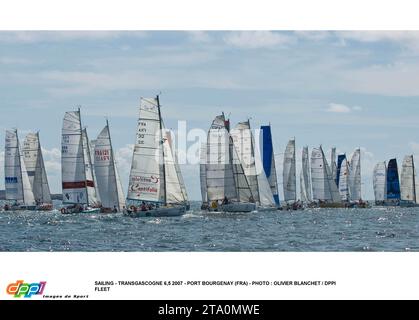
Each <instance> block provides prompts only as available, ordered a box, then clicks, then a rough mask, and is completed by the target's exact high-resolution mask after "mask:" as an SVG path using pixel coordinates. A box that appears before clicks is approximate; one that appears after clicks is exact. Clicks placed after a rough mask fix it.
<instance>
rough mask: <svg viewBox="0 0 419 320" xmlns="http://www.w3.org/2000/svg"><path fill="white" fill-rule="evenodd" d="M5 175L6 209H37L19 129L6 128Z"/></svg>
mask: <svg viewBox="0 0 419 320" xmlns="http://www.w3.org/2000/svg"><path fill="white" fill-rule="evenodd" d="M4 177H5V188H6V200H9V201H13V203H11V204H10V205H9V204H6V205H5V207H4V209H5V210H36V202H35V197H34V195H33V192H32V187H31V183H30V181H29V176H28V172H27V170H26V166H25V161H24V159H23V154H22V152H21V147H20V144H19V137H18V133H17V129H14V130H6V140H5V153H4Z"/></svg>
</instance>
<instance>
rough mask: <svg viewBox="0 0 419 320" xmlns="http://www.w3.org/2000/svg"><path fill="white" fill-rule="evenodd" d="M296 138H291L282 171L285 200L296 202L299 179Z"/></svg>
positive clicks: (286, 149)
mask: <svg viewBox="0 0 419 320" xmlns="http://www.w3.org/2000/svg"><path fill="white" fill-rule="evenodd" d="M295 161H296V159H295V139H291V140H290V141H289V142H288V144H287V147H286V148H285V153H284V168H283V171H282V183H283V187H284V200H285V202H290V203H294V202H295V201H296V200H297V181H296V165H295Z"/></svg>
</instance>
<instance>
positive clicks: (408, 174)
mask: <svg viewBox="0 0 419 320" xmlns="http://www.w3.org/2000/svg"><path fill="white" fill-rule="evenodd" d="M415 178H416V177H415V167H414V162H413V156H412V155H411V156H405V157H404V160H403V166H402V173H401V177H400V196H401V200H404V201H409V202H416V183H415V180H416V179H415Z"/></svg>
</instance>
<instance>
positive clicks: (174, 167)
mask: <svg viewBox="0 0 419 320" xmlns="http://www.w3.org/2000/svg"><path fill="white" fill-rule="evenodd" d="M163 148H164V164H165V173H166V193H167V196H166V197H167V203H186V202H187V194H186V189H185V185H184V183H183V178H182V175H181V174H180V168H179V164H178V163H177V156H176V153H175V152H174V148H173V145H172V139H171V134H170V132H169V131H167V132H166V133H165V138H164V143H163Z"/></svg>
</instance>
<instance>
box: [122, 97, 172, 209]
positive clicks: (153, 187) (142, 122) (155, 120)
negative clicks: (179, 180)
mask: <svg viewBox="0 0 419 320" xmlns="http://www.w3.org/2000/svg"><path fill="white" fill-rule="evenodd" d="M162 140H163V139H162V133H161V123H160V111H159V105H158V101H157V98H141V102H140V108H139V117H138V125H137V137H136V142H135V145H134V152H133V158H132V165H131V172H130V177H129V186H128V199H132V200H140V201H150V202H163V203H164V202H165V201H166V199H165V195H166V191H165V181H164V178H165V177H164V165H163V163H164V161H163V148H162V144H163V141H162Z"/></svg>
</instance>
